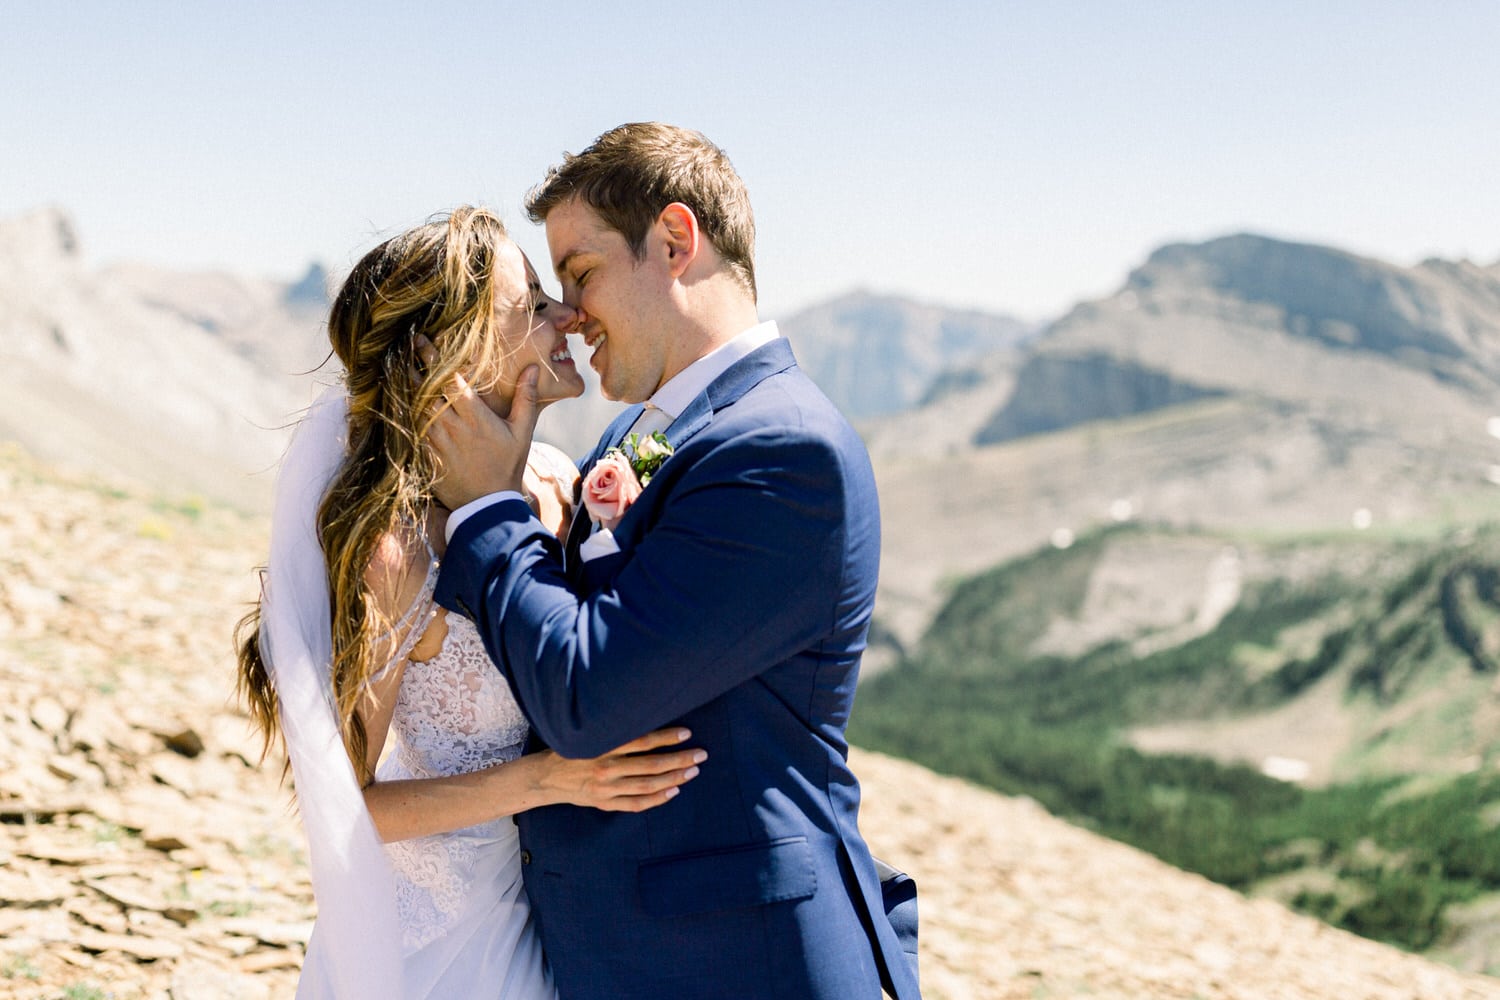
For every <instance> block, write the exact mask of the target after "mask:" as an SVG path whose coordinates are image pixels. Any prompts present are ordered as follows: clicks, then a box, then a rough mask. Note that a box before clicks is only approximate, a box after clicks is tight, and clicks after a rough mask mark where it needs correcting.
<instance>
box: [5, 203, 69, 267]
mask: <svg viewBox="0 0 1500 1000" xmlns="http://www.w3.org/2000/svg"><path fill="white" fill-rule="evenodd" d="M0 246H3V247H9V248H10V249H11V252H12V253H19V254H24V256H26V257H29V258H61V259H64V260H77V259H79V258H80V257H81V256H82V255H83V246H82V244H81V243H80V241H79V239H78V228H77V226H75V225H74V223H73V217H72V216H71V215H69V214H68V213H67V211H65V210H64V209H63V208H62V207H61V206H59V205H44V206H42V207H41V208H36V209H33V210H32V211H30V212H27V213H26V214H24V215H21V216H18V217H17V218H14V219H9V220H5V221H0Z"/></svg>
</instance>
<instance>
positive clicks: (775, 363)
mask: <svg viewBox="0 0 1500 1000" xmlns="http://www.w3.org/2000/svg"><path fill="white" fill-rule="evenodd" d="M796 366H797V358H796V356H795V355H793V354H792V347H791V345H790V344H788V343H787V341H786V338H784V337H778V338H777V339H775V340H773V341H771V342H770V343H769V344H765V345H763V346H761V347H758V348H756V349H755V350H754V351H751V352H750V353H749V354H747V355H746V356H745V357H743V358H741V359H740V360H739V361H736V362H735V363H734V364H732V365H730V366H729V368H728V369H727V370H726V371H725V372H724V374H722V375H720V376H719V377H718V378H716V379H714V380H713V382H711V383H709V386H708V388H707V389H704V390H703V391H702V392H700V393H699V394H698V395H697V396H695V397H693V401H692V402H690V403H688V405H687V406H686V407H685V408H684V409H683V411H682V412H681V413H679V414H677V416H676V417H675V418H674V419H673V420H672V423H671V424H670V425H669V426H668V427H667V429H666V432H665V433H666V435H667V440H668V441H669V442H671V445H672V448H673V450H674V451H675V450H676V449H678V448H681V447H682V446H683V445H685V444H687V442H688V441H690V440H691V439H692V438H693V437H694V435H696V434H698V433H699V432H700V431H702V430H703V428H705V427H707V426H709V425H710V424H712V423H713V418H714V414H715V413H717V412H718V411H719V410H722V409H723V408H724V407H726V406H730V405H733V404H734V403H736V402H738V401H739V399H740V398H741V397H743V396H744V395H745V393H747V392H749V391H750V390H751V389H754V388H755V387H756V386H757V385H760V383H761V382H764V381H765V380H766V379H768V378H770V377H771V376H772V375H776V374H779V373H781V372H784V371H786V370H787V369H789V368H795V367H796ZM644 409H645V406H644V405H643V404H640V403H637V404H635V405H633V406H630V407H627V408H626V409H625V411H624V412H622V413H621V414H620V415H619V416H618V417H616V418H615V419H614V421H613V422H611V423H610V425H609V427H608V428H607V429H606V430H605V432H604V435H603V436H602V437H601V438H599V443H598V444H596V445H595V446H594V450H593V451H592V452H590V453H589V456H588V458H586V459H585V460H584V463H583V465H582V466H580V467H579V469H578V472H579V482H580V483H582V481H583V479H584V478H586V477H587V476H588V474H589V470H590V469H592V468H593V467H594V463H595V462H597V461H599V459H600V458H601V457H603V455H604V453H605V452H606V451H608V450H609V449H611V448H613V447H615V446H616V445H617V444H619V443H620V439H621V438H622V437H624V436H625V432H626V431H628V430H629V429H630V427H631V425H632V424H634V423H635V422H636V419H637V418H638V417H640V415H641V411H642V410H644ZM667 461H669V462H670V461H671V459H668V460H667ZM588 525H589V516H588V511H587V509H586V508H585V507H584V505H583V503H582V501H581V500H580V502H579V504H578V508H577V510H575V511H574V512H573V523H572V525H571V526H570V527H569V529H568V546H567V554H566V558H565V560H564V565H565V567H566V568H567V571H568V575H569V578H570V579H571V580H573V582H574V583H578V582H579V581H581V580H582V569H581V562H580V560H579V558H578V547H579V546H580V545H582V544H583V540H584V539H585V538H587V537H588V535H589V527H588Z"/></svg>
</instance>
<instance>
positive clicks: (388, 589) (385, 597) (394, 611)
mask: <svg viewBox="0 0 1500 1000" xmlns="http://www.w3.org/2000/svg"><path fill="white" fill-rule="evenodd" d="M435 558H436V556H435V554H434V552H433V550H432V546H431V545H430V544H429V543H428V541H427V536H426V535H425V534H424V533H423V532H422V530H421V529H420V528H418V527H417V526H416V525H411V524H406V523H404V522H403V523H400V524H398V525H397V526H396V527H395V528H394V529H392V530H391V531H387V532H385V533H384V534H382V535H381V536H380V537H379V538H378V539H376V541H375V550H374V552H372V553H371V555H370V562H369V564H368V565H367V566H366V567H365V586H367V587H369V588H370V592H371V594H372V595H373V596H374V597H375V601H376V603H377V604H378V605H379V607H380V610H381V612H382V613H383V614H385V615H387V616H391V617H396V616H399V615H400V614H401V612H402V611H404V610H405V609H406V607H407V606H408V605H409V604H410V603H411V602H412V600H414V598H415V596H416V593H417V592H418V591H420V590H421V589H422V584H423V582H424V581H425V579H426V576H427V569H428V567H429V566H430V565H431V564H432V563H433V562H434V561H435Z"/></svg>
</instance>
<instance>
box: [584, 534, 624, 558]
mask: <svg viewBox="0 0 1500 1000" xmlns="http://www.w3.org/2000/svg"><path fill="white" fill-rule="evenodd" d="M618 551H620V543H619V542H617V541H615V533H614V532H613V531H610V530H609V529H608V528H600V529H599V530H598V531H596V532H594V533H593V534H592V535H590V536H589V537H588V538H585V539H584V540H583V544H582V545H580V546H578V558H580V559H582V560H583V561H584V562H588V561H589V560H590V559H598V558H599V557H600V556H607V555H612V554H614V553H616V552H618Z"/></svg>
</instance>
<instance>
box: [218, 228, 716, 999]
mask: <svg viewBox="0 0 1500 1000" xmlns="http://www.w3.org/2000/svg"><path fill="white" fill-rule="evenodd" d="M577 320H578V314H577V313H576V311H575V310H573V309H572V308H570V307H569V306H566V305H564V304H562V303H561V302H558V301H556V300H554V299H551V298H549V297H547V296H546V295H545V294H544V293H543V292H542V289H541V285H540V283H539V282H538V280H537V277H536V274H535V272H534V271H533V270H532V268H531V265H530V263H529V262H528V261H527V260H526V259H525V257H524V255H522V253H521V251H520V250H519V248H517V247H516V245H515V244H514V243H513V242H511V240H510V238H509V237H508V236H507V235H506V232H505V228H504V226H503V225H502V224H501V222H500V220H499V219H498V218H497V217H496V216H495V215H494V214H493V213H491V212H489V211H487V210H484V209H478V208H461V209H458V210H456V211H454V212H453V213H452V214H451V215H449V216H448V217H447V218H445V219H442V220H440V221H435V222H432V223H429V224H427V225H424V226H421V227H418V228H416V229H413V230H411V231H409V232H406V233H403V234H402V235H400V236H397V237H395V238H393V239H391V240H388V241H387V242H385V243H383V244H381V245H380V246H378V247H376V248H375V249H374V250H372V251H371V252H370V253H369V254H367V255H366V256H365V257H364V259H362V260H361V261H360V262H359V263H358V264H357V265H355V267H354V269H353V271H352V272H351V273H350V275H349V277H348V279H347V280H346V281H345V283H344V285H343V288H342V289H341V290H340V292H339V294H338V296H337V297H336V299H335V301H334V303H333V307H332V310H331V312H330V315H329V320H328V335H329V340H330V341H331V342H332V346H333V351H334V353H335V354H337V356H338V358H339V360H340V361H341V362H342V363H343V368H344V376H343V385H342V386H338V387H335V388H334V389H330V390H329V391H327V392H325V393H324V394H323V396H322V397H321V398H320V399H319V400H318V401H317V402H316V403H315V404H314V405H313V407H312V409H311V410H310V411H309V412H308V414H307V416H306V417H305V418H304V419H303V421H302V422H301V424H300V425H299V427H298V429H297V433H296V435H295V437H294V439H293V443H292V446H291V448H290V450H289V451H288V453H287V456H286V458H285V459H284V461H283V463H282V467H281V471H280V475H279V477H278V481H277V492H276V508H275V515H274V518H273V523H272V535H271V554H270V559H269V561H268V565H267V568H266V571H265V573H264V576H263V588H262V596H261V600H260V603H259V604H258V606H257V607H256V608H255V609H254V610H252V611H251V613H250V614H249V615H247V616H246V618H245V619H244V621H242V622H241V625H240V630H239V633H238V647H239V688H240V691H241V693H242V695H243V696H244V697H245V699H246V701H247V703H248V705H249V708H250V712H251V715H252V717H253V718H254V720H255V722H256V724H257V725H258V727H259V728H260V730H261V733H262V735H263V737H264V739H265V741H266V746H267V748H268V749H269V747H270V745H271V744H272V743H273V741H275V740H276V739H277V737H278V734H279V735H280V737H281V738H283V739H284V741H285V745H286V749H287V757H288V761H289V764H290V767H291V770H292V776H293V781H294V784H295V788H296V793H297V800H298V810H299V813H300V815H301V818H302V821H303V826H304V829H305V830H306V832H307V836H308V847H309V852H308V853H309V861H310V865H311V869H312V877H313V889H314V893H315V895H316V898H317V903H318V920H317V925H316V928H315V930H314V933H313V937H312V940H311V941H310V943H309V945H308V952H307V959H306V961H305V962H304V964H303V969H302V976H301V980H300V982H299V985H298V991H297V996H298V997H299V998H308V1000H310V998H319V1000H321V998H329V997H335V996H337V997H356V996H357V997H361V998H381V997H391V998H402V1000H409V998H417V997H485V996H487V997H497V998H501V997H503V998H518V1000H551V998H553V997H554V995H555V994H554V991H553V987H552V981H551V975H550V973H549V971H548V969H547V967H546V963H545V961H544V959H543V956H542V954H541V946H540V943H539V942H538V940H537V937H536V934H535V933H534V930H533V926H532V922H531V916H530V910H529V907H528V905H527V901H526V896H525V892H524V889H523V888H522V884H521V864H522V859H521V857H520V851H519V847H518V845H517V839H516V828H515V824H514V822H513V821H512V820H511V816H512V815H513V814H515V813H517V812H520V811H522V810H526V809H533V808H537V807H541V806H547V805H553V804H559V803H570V804H573V805H583V806H592V807H595V808H599V809H609V810H630V811H640V810H644V809H649V808H651V807H653V806H657V805H661V804H662V803H664V802H666V801H668V800H669V799H671V798H672V797H673V796H674V795H676V794H677V791H678V787H679V786H680V785H682V784H683V783H684V782H686V781H688V780H690V779H691V778H692V777H694V776H695V775H696V774H697V768H696V766H695V765H696V763H697V762H698V761H699V760H701V759H702V754H701V753H700V752H694V751H689V750H681V749H671V750H668V749H665V748H668V747H675V746H677V745H678V744H680V743H681V742H682V741H683V740H685V739H687V738H688V733H687V732H686V731H685V730H680V729H671V730H661V731H658V732H655V733H651V734H648V735H647V736H644V737H642V738H640V739H638V740H635V741H633V742H631V743H628V744H626V745H625V746H623V747H620V748H618V749H617V750H615V751H613V752H612V753H609V754H606V755H605V756H603V757H599V758H597V759H594V760H567V759H564V758H562V757H559V756H557V755H556V754H554V753H552V752H551V751H542V752H540V753H533V754H523V749H524V747H525V744H526V739H527V735H528V729H527V723H526V719H525V717H524V716H523V715H522V714H521V712H520V709H519V708H518V707H517V705H516V702H515V700H514V698H513V697H512V695H511V692H510V689H509V687H508V685H507V684H506V681H505V679H504V678H503V677H502V676H501V674H500V673H499V671H498V670H496V669H495V667H494V665H493V664H492V663H491V662H490V661H489V660H488V658H487V657H486V654H485V652H484V648H483V646H482V644H481V642H480V640H479V636H478V633H477V632H476V631H475V629H474V626H473V625H472V623H470V622H469V621H468V619H466V618H463V617H460V616H457V615H451V616H450V615H448V614H447V613H446V612H445V611H444V610H443V609H442V608H440V607H438V606H437V605H436V603H435V602H434V601H433V597H432V595H433V587H434V584H435V582H436V579H437V567H438V566H439V565H440V561H441V559H442V556H443V547H444V543H443V537H444V536H443V526H444V523H445V520H446V518H447V513H448V512H447V511H446V510H444V509H443V508H442V507H441V506H440V505H439V504H438V503H437V502H436V501H435V500H434V499H433V495H432V490H431V483H432V481H433V477H434V474H435V471H436V470H435V469H434V466H433V459H432V457H431V455H430V453H429V452H428V451H427V450H426V449H425V448H424V447H423V446H422V445H421V441H422V436H423V432H424V431H425V422H426V419H427V418H425V417H424V416H423V415H424V414H430V413H432V412H434V409H435V407H438V406H441V405H443V404H442V396H441V392H440V388H439V387H441V386H444V385H449V384H452V382H453V380H454V376H455V375H456V374H458V373H460V372H463V373H466V374H467V375H468V376H469V378H470V380H471V381H472V382H473V383H474V388H475V391H476V392H477V393H479V394H480V395H481V396H482V398H483V399H484V400H485V402H486V403H487V404H488V405H489V406H490V407H491V408H492V409H494V410H495V412H497V413H499V414H501V415H502V416H503V415H505V414H506V413H508V412H509V410H510V404H511V400H512V398H513V396H514V392H515V385H516V380H517V378H518V377H519V375H520V373H521V372H522V371H523V370H524V369H525V368H526V367H527V366H529V365H539V366H540V368H541V374H540V380H539V383H538V399H539V401H542V402H551V401H555V400H558V399H564V398H567V397H571V396H578V395H580V394H581V393H582V392H583V380H582V378H581V377H580V376H579V374H578V372H577V370H576V368H575V367H574V365H573V361H572V359H571V358H570V357H569V355H568V350H567V343H566V336H565V334H566V332H567V331H568V330H569V329H571V328H572V326H573V325H574V324H576V322H577ZM421 337H425V338H426V339H428V340H430V341H432V343H433V344H435V345H436V357H435V358H429V363H427V364H423V363H422V362H421V361H420V360H419V355H418V353H417V342H418V340H419V339H420V338H421ZM576 476H577V470H576V469H575V468H574V467H573V466H572V464H571V463H570V462H569V461H568V460H567V459H566V458H564V457H562V455H561V453H559V452H557V451H556V450H555V449H550V448H547V447H546V446H541V445H538V446H537V447H536V448H535V449H534V450H533V453H532V456H531V461H530V462H529V464H528V468H527V473H526V481H525V484H526V490H527V494H528V499H529V500H530V502H531V503H532V505H533V508H534V509H535V510H536V512H537V514H538V516H539V517H540V518H541V520H542V521H543V523H545V524H547V525H549V526H551V527H552V528H553V529H554V530H555V531H557V532H562V531H565V530H566V525H567V524H568V521H569V519H570V514H571V511H570V506H571V502H572V497H573V492H572V489H573V481H574V479H575V478H576ZM387 744H389V746H388V745H387Z"/></svg>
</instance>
